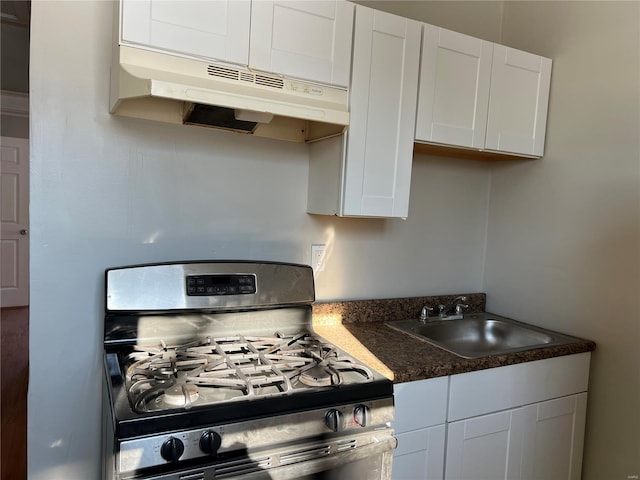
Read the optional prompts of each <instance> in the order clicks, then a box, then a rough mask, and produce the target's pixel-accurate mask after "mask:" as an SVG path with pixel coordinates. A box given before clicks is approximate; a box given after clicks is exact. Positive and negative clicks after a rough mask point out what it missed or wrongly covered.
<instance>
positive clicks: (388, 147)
mask: <svg viewBox="0 0 640 480" xmlns="http://www.w3.org/2000/svg"><path fill="white" fill-rule="evenodd" d="M420 29H421V24H420V23H418V22H416V21H414V20H409V19H407V18H403V17H399V16H396V15H392V14H389V13H385V12H381V11H377V10H373V9H371V8H368V7H363V6H360V5H357V6H356V21H355V30H354V41H353V63H352V78H351V88H350V95H351V98H350V111H351V120H350V125H349V130H348V132H347V139H348V140H347V162H346V166H345V170H344V174H343V198H342V214H343V215H347V216H348V215H354V216H370V217H406V216H407V215H408V212H409V189H410V183H411V162H412V160H413V137H414V133H415V118H416V102H417V94H418V65H419V62H420V58H419V57H420V31H421V30H420Z"/></svg>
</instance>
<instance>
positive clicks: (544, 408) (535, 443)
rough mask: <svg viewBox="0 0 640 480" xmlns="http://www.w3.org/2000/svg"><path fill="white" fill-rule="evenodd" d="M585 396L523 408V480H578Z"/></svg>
mask: <svg viewBox="0 0 640 480" xmlns="http://www.w3.org/2000/svg"><path fill="white" fill-rule="evenodd" d="M586 410H587V394H586V393H581V394H578V395H572V396H570V397H563V398H558V399H555V400H550V401H547V402H542V403H538V404H535V405H530V406H527V407H524V408H522V409H521V410H520V411H519V412H518V413H517V415H519V416H522V418H523V422H524V441H523V448H522V450H523V458H522V480H537V479H540V478H544V479H548V480H579V479H580V476H581V472H582V447H583V437H584V426H585V415H586Z"/></svg>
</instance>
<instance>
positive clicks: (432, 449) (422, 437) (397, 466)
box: [392, 425, 445, 480]
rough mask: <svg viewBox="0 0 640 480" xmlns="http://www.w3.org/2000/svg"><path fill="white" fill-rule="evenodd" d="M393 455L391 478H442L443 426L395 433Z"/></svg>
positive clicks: (395, 479)
mask: <svg viewBox="0 0 640 480" xmlns="http://www.w3.org/2000/svg"><path fill="white" fill-rule="evenodd" d="M397 438H398V448H397V449H396V451H395V453H394V455H393V469H392V479H393V480H416V479H421V480H422V479H424V480H442V478H443V474H444V445H445V426H444V425H437V426H435V427H430V428H423V429H420V430H415V431H412V432H408V433H401V434H399V435H397Z"/></svg>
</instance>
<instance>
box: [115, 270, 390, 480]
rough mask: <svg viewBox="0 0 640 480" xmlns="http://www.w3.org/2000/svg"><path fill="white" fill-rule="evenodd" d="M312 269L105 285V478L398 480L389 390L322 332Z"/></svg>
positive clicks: (125, 277)
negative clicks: (315, 324)
mask: <svg viewBox="0 0 640 480" xmlns="http://www.w3.org/2000/svg"><path fill="white" fill-rule="evenodd" d="M314 298H315V294H314V283H313V273H312V271H311V268H310V267H308V266H303V265H294V264H285V263H269V262H239V261H234V262H220V261H218V262H191V263H167V264H154V265H140V266H131V267H122V268H114V269H109V270H107V272H106V316H105V338H104V350H105V355H104V361H105V380H106V387H105V389H104V393H105V395H104V397H105V398H104V401H103V404H104V406H103V407H104V408H103V412H104V414H103V419H104V422H103V423H104V425H103V427H104V428H103V431H104V452H105V454H104V478H105V479H107V480H123V479H163V480H169V479H171V480H178V479H180V480H212V479H241V478H242V479H263V478H264V479H273V480H276V479H319V478H322V479H334V480H337V479H340V480H343V479H357V480H383V479H390V478H391V457H392V452H393V449H394V448H395V446H396V440H395V437H394V434H393V430H392V429H391V428H390V426H389V424H390V422H391V421H392V420H393V388H392V383H391V381H390V380H388V379H387V378H385V377H383V376H382V375H380V374H378V373H377V372H375V371H373V370H372V369H370V368H369V367H368V366H366V365H364V364H362V363H361V362H359V361H358V360H356V359H355V358H353V357H351V356H349V355H348V354H346V353H345V352H344V351H342V350H340V349H339V348H337V347H336V346H334V345H332V344H330V343H329V342H327V341H326V340H324V339H323V338H321V337H319V336H318V335H316V334H315V333H314V332H313V328H312V323H311V304H312V302H313V301H314Z"/></svg>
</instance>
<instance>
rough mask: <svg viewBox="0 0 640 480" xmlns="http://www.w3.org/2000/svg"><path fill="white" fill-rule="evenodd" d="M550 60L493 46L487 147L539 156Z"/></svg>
mask: <svg viewBox="0 0 640 480" xmlns="http://www.w3.org/2000/svg"><path fill="white" fill-rule="evenodd" d="M550 81H551V60H549V59H548V58H544V57H540V56H538V55H533V54H531V53H527V52H522V51H520V50H515V49H513V48H508V47H505V46H502V45H495V46H494V50H493V64H492V69H491V95H490V97H489V116H488V119H487V135H486V148H487V149H489V150H497V151H503V152H512V153H517V154H522V155H532V156H538V157H541V156H542V155H543V154H544V136H545V130H546V125H547V106H548V102H549V85H550Z"/></svg>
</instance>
